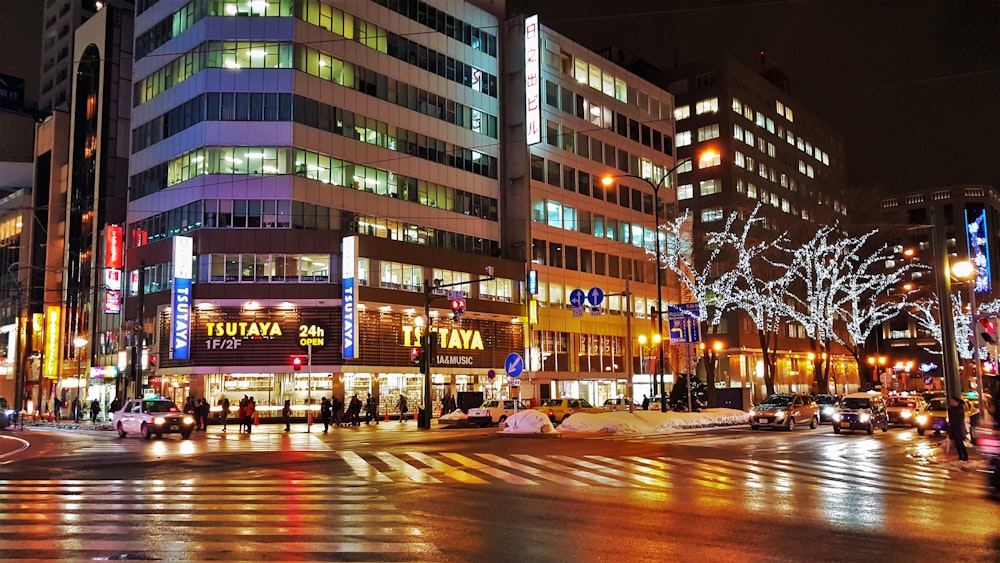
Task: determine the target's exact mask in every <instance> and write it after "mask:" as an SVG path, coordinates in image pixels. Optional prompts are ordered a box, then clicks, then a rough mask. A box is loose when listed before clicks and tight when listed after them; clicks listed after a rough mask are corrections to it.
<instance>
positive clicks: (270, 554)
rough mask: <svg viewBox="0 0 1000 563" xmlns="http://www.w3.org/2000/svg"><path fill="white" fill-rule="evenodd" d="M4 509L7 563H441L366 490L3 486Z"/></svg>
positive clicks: (53, 483)
mask: <svg viewBox="0 0 1000 563" xmlns="http://www.w3.org/2000/svg"><path fill="white" fill-rule="evenodd" d="M0 506H2V507H3V510H0V560H3V561H5V562H6V561H17V560H36V561H55V560H68V559H80V560H82V559H90V560H95V559H96V560H102V559H144V560H164V559H167V560H196V559H204V558H205V557H206V554H211V558H213V559H221V560H251V559H252V560H276V559H285V558H287V557H288V555H289V554H294V555H295V556H296V557H297V558H301V559H305V560H319V559H328V558H330V556H331V554H343V556H344V557H347V558H350V559H351V560H355V559H378V560H407V561H410V560H428V561H433V560H439V559H440V558H441V552H440V550H439V549H438V548H437V546H435V545H434V544H432V543H430V542H428V541H426V539H425V538H424V533H423V531H422V530H421V529H420V528H419V527H418V526H417V525H415V524H416V523H415V522H412V521H411V519H410V518H409V517H407V516H406V515H405V514H401V513H400V512H399V510H397V509H396V507H395V506H393V504H392V503H391V501H390V500H389V499H388V498H387V497H386V496H385V495H383V494H382V493H381V492H380V491H379V490H378V489H377V488H376V487H375V486H374V485H371V484H368V483H364V482H361V481H355V482H345V480H343V479H337V480H333V479H330V480H327V479H304V480H299V479H289V478H270V479H267V478H255V479H252V480H251V479H247V480H223V479H197V480H170V479H169V478H168V479H156V480H92V481H91V480H48V479H38V480H0ZM232 537H238V538H241V539H239V540H237V541H231V540H229V539H225V538H232Z"/></svg>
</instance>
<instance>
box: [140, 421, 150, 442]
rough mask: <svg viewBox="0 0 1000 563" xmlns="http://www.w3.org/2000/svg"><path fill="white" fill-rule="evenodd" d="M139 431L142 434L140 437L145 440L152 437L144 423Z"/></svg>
mask: <svg viewBox="0 0 1000 563" xmlns="http://www.w3.org/2000/svg"><path fill="white" fill-rule="evenodd" d="M139 431H140V432H141V433H142V437H143V438H145V439H147V440H148V439H150V438H152V437H153V433H152V432H150V431H149V427H148V426H146V423H143V424H142V427H141V428H140V429H139Z"/></svg>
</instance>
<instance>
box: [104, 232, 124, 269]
mask: <svg viewBox="0 0 1000 563" xmlns="http://www.w3.org/2000/svg"><path fill="white" fill-rule="evenodd" d="M122 248H123V246H122V227H121V225H107V226H106V227H104V267H105V268H113V269H117V270H120V269H122V268H123V267H124V261H123V260H122Z"/></svg>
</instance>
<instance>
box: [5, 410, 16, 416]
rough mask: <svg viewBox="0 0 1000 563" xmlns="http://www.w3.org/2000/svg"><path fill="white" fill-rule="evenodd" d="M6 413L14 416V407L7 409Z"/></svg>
mask: <svg viewBox="0 0 1000 563" xmlns="http://www.w3.org/2000/svg"><path fill="white" fill-rule="evenodd" d="M4 414H5V415H7V416H14V409H7V410H6V411H4Z"/></svg>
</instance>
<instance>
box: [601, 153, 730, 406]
mask: <svg viewBox="0 0 1000 563" xmlns="http://www.w3.org/2000/svg"><path fill="white" fill-rule="evenodd" d="M716 154H717V153H715V152H714V151H706V152H704V153H702V154H701V156H700V157H699V161H703V160H706V159H712V158H714V157H715V156H716ZM691 160H693V158H691V157H687V158H684V159H682V160H681V161H680V162H678V163H677V164H675V165H674V167H673V168H671V169H670V170H667V171H666V172H664V173H663V176H660V180H659V181H658V182H653V181H652V180H650V179H648V178H643V177H642V176H636V175H635V174H609V175H606V176H604V177H602V178H601V184H602V185H603V186H604V187H606V188H607V187H610V186H611V184H613V183H614V181H615V178H635V179H637V180H642V181H643V182H646V183H647V184H649V187H650V188H651V189H652V190H653V244H654V245H655V248H654V252H655V253H656V317H657V318H656V331H657V332H658V333H660V334H663V268H662V266H661V260H662V252H660V188H661V187H662V186H663V182H664V180H666V179H667V178H669V177H670V176H672V175H673V173H674V172H676V171H677V169H678V168H680V167H681V166H683V165H684V164H686V163H687V162H689V161H691ZM659 354H660V357H659V363H658V364H657V367H656V369H657V372H658V375H659V382H660V412H666V411H667V393H666V385H665V383H664V381H663V346H660V351H659Z"/></svg>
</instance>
